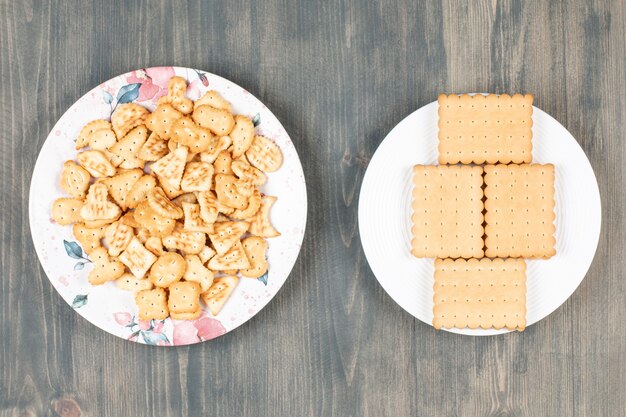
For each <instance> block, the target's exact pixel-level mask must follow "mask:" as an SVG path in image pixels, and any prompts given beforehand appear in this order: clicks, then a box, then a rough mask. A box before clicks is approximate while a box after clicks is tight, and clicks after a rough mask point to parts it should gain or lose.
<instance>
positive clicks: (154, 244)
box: [143, 236, 165, 256]
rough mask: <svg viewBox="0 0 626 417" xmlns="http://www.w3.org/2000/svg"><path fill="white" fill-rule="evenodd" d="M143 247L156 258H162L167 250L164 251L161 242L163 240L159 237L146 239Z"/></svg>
mask: <svg viewBox="0 0 626 417" xmlns="http://www.w3.org/2000/svg"><path fill="white" fill-rule="evenodd" d="M143 245H144V246H145V247H146V249H148V250H149V251H150V252H152V253H154V254H155V255H156V256H161V255H163V254H164V253H165V250H164V249H163V242H161V238H159V237H156V236H150V237H149V238H148V239H146V241H145V242H144V244H143Z"/></svg>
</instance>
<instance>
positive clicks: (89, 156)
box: [76, 151, 116, 178]
mask: <svg viewBox="0 0 626 417" xmlns="http://www.w3.org/2000/svg"><path fill="white" fill-rule="evenodd" d="M76 159H77V160H78V163H79V164H80V165H81V166H82V167H83V168H85V169H86V170H87V171H88V172H89V173H90V174H91V175H92V176H94V177H96V178H102V177H112V176H113V175H115V172H116V170H115V167H114V166H113V164H111V162H110V161H109V160H108V159H107V157H106V156H105V155H104V154H103V153H102V152H100V151H85V152H81V153H79V154H78V156H77V157H76Z"/></svg>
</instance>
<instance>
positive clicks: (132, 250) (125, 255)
mask: <svg viewBox="0 0 626 417" xmlns="http://www.w3.org/2000/svg"><path fill="white" fill-rule="evenodd" d="M156 260H157V257H156V256H154V254H153V253H152V252H150V251H149V250H148V249H146V248H145V246H144V245H142V244H141V242H140V241H139V240H138V239H137V238H136V237H133V238H132V239H131V241H130V243H129V244H128V246H127V247H126V250H125V251H124V252H122V254H121V255H120V261H121V262H122V263H123V264H124V265H126V266H127V267H128V269H129V270H130V272H132V273H133V275H134V276H135V277H137V278H143V277H145V276H146V273H147V272H148V270H149V269H150V267H151V266H152V264H153V263H154V262H155V261H156Z"/></svg>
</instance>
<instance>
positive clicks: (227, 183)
mask: <svg viewBox="0 0 626 417" xmlns="http://www.w3.org/2000/svg"><path fill="white" fill-rule="evenodd" d="M215 194H217V199H218V201H219V202H220V203H222V204H224V205H225V206H228V207H232V208H235V209H244V208H246V206H247V204H248V198H247V196H246V195H245V194H244V193H242V192H241V189H240V188H239V180H238V179H237V177H235V176H234V175H224V174H217V175H216V176H215Z"/></svg>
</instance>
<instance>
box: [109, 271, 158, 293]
mask: <svg viewBox="0 0 626 417" xmlns="http://www.w3.org/2000/svg"><path fill="white" fill-rule="evenodd" d="M115 286H117V288H119V289H121V290H124V291H131V292H137V291H144V290H150V289H152V288H153V287H154V285H152V282H151V281H150V280H149V279H146V278H141V279H139V278H137V277H135V276H134V275H133V274H129V273H124V274H122V276H121V277H119V278H118V279H116V280H115Z"/></svg>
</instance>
